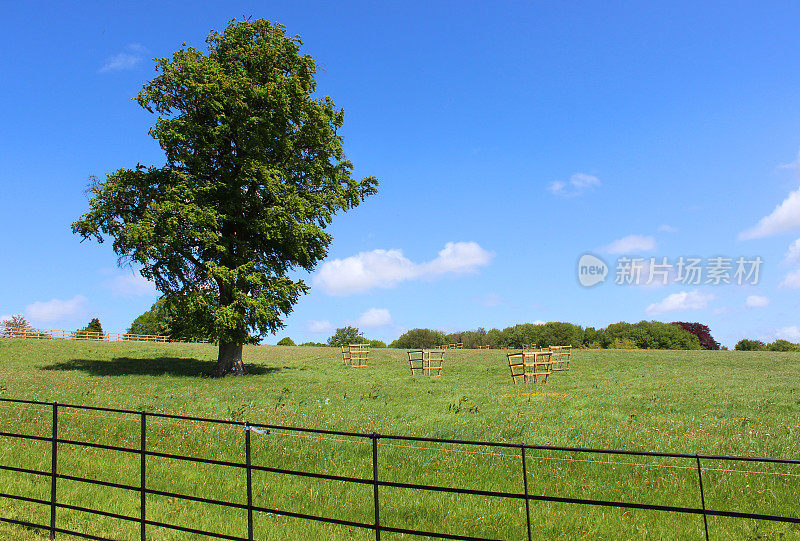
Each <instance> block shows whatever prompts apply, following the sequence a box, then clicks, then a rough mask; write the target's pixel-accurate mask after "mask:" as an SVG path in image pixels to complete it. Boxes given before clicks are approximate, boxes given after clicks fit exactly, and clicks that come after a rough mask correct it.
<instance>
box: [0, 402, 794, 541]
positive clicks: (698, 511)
mask: <svg viewBox="0 0 800 541" xmlns="http://www.w3.org/2000/svg"><path fill="white" fill-rule="evenodd" d="M0 402H6V403H16V404H33V405H37V406H48V407H50V408H52V426H51V435H50V437H46V436H35V435H30V434H20V433H16V432H0V436H2V437H8V438H21V439H27V440H37V441H42V442H48V443H49V444H50V447H51V450H50V453H51V468H50V471H39V470H34V469H28V468H20V467H15V466H10V465H7V464H0V469H2V470H6V471H10V472H18V473H25V474H32V475H37V476H44V477H48V478H49V479H50V498H49V499H47V500H45V499H40V498H31V497H27V496H20V495H14V494H7V493H5V492H0V498H7V499H11V500H17V501H22V502H28V503H34V504H41V505H43V506H48V507H49V510H50V524H49V525H46V524H36V523H32V522H27V521H22V520H16V519H11V518H7V517H2V516H0V521H2V522H6V523H11V524H16V525H20V526H25V527H29V528H35V529H41V530H44V531H48V532H49V534H50V538H51V539H54V538H55V535H56V533H63V534H70V535H74V536H78V537H82V538H85V539H109V538H106V537H102V536H99V535H92V534H87V533H82V532H77V531H72V530H69V529H65V528H60V527H58V524H57V516H58V514H57V510H58V509H68V510H73V511H82V512H86V513H91V514H95V515H101V516H105V517H109V518H113V519H118V520H121V521H128V522H132V523H138V525H139V532H140V537H141V539H142V540H144V539H146V538H147V529H148V526H151V527H159V528H167V529H171V530H176V531H179V532H185V533H191V534H199V535H206V536H209V537H213V538H217V539H231V540H237V541H238V540H241V541H249V540H253V539H254V538H255V537H254V535H255V532H254V526H253V515H254V513H271V514H274V515H279V516H285V517H293V518H298V519H306V520H312V521H317V522H323V523H328V524H338V525H343V526H349V527H354V528H360V529H363V530H367V531H373V532H374V535H375V539H377V540H380V538H381V532H391V533H400V534H408V535H417V536H427V537H433V538H439V539H460V540H481V541H491V540H490V538H485V537H474V536H467V535H459V534H456V533H448V532H429V531H421V530H413V529H408V528H398V527H394V526H390V525H385V524H381V521H380V509H381V505H380V498H379V488H380V487H395V488H405V489H412V490H424V491H433V492H441V493H451V494H465V495H475V496H484V497H491V498H503V499H516V500H522V501H524V502H525V512H526V526H527V532H521V533H522V535H525V534H527V538H528V539H529V540H530V539H531V517H530V502H531V501H534V502H537V501H539V502H556V503H567V504H578V505H591V506H603V507H617V508H624V509H642V510H653V511H666V512H672V513H684V514H691V515H696V516H697V517H698V520H699V518H700V517H702V519H703V526H704V531H705V536H706V539H708V537H709V529H708V521H707V517H709V516H716V517H732V518H743V519H757V520H765V521H773V522H783V523H794V524H800V517H789V516H779V515H770V514H759V513H747V512H737V511H723V510H714V509H707V508H706V505H705V494H704V491H703V468H702V463H701V461H702V460H714V461H740V462H758V463H773V464H794V465H800V460H795V459H778V458H759V457H749V456H727V455H707V454H686V453H665V452H648V451H625V450H613V449H592V448H582V447H558V446H548V445H527V444H522V443H520V444H512V443H500V442H486V441H467V440H455V439H444V438H425V437H416V436H397V435H388V434H376V433H372V434H367V433H359V432H344V431H336V430H323V429H311V428H296V427H287V426H279V425H264V424H248V423H247V422H240V421H231V420H222V419H207V418H202V417H190V416H185V415H172V414H165V413H147V412H144V411H133V410H124V409H115V408H103V407H96V406H80V405H69V404H58V403H56V402H52V403H51V402H39V401H34V400H17V399H9V398H0ZM61 408H71V409H83V410H93V411H99V412H112V413H124V414H131V415H137V416H138V417H139V419H140V427H141V436H140V445H139V447H138V448H131V447H120V446H115V445H106V444H100V443H93V442H86V441H76V440H71V439H63V438H59V436H58V419H59V409H61ZM154 417H155V418H164V419H176V420H184V421H198V422H203V423H216V424H224V425H237V426H240V427H242V429H243V430H244V455H245V461H244V463H240V462H231V461H223V460H214V459H209V458H199V457H190V456H185V455H178V454H172V453H163V452H156V451H153V450H148V449H147V420H148V418H154ZM270 430H286V431H296V432H300V433H308V434H317V435H333V436H346V437H353V438H363V439H367V440H369V441H371V443H372V478H362V477H348V476H340V475H329V474H323V473H313V472H308V471H298V470H289V469H282V468H273V467H268V466H260V465H254V464H252V463H251V444H250V434H251V432H253V431H256V432H258V433H262V434H266V433H269V431H270ZM379 440H402V441H413V442H429V443H445V444H454V445H465V446H467V445H469V446H487V447H499V448H505V449H513V450H518V451H519V456H520V466H519V468H520V475H521V476H522V479H523V487H524V490H523V492H522V493H515V492H503V491H493V490H473V489H468V488H453V487H445V486H434V485H424V484H414V483H403V482H394V481H382V480H380V479H379V477H378V458H379V457H378V441H379ZM59 444H62V445H74V446H83V447H90V448H97V449H105V450H110V451H117V452H122V453H129V454H134V455H138V456H139V461H140V483H139V485H138V486H133V485H128V484H122V483H113V482H108V481H99V480H95V479H88V478H84V477H77V476H74V475H70V474H69V473H66V472H60V471H58V468H57V463H58V447H59ZM526 450H541V451H564V452H577V453H591V454H601V455H628V456H647V457H668V458H680V459H689V460H692V461H693V462H694V463H695V464H696V470H697V489H698V493H699V500H700V502H701V506H700V507H699V508H693V507H681V506H671V505H654V504H647V503H635V502H625V501H608V500H596V499H586V498H571V497H558V496H544V495H535V494H530V493H529V491H528V471H527V466H526V462H527V461H526ZM148 457H159V458H167V459H174V460H180V461H186V462H190V463H203V464H211V465H217V466H229V467H234V468H238V469H240V470H241V469H243V470H245V472H246V479H247V483H246V491H247V493H246V498H247V504H238V503H234V502H229V501H223V500H217V499H212V498H202V497H198V496H192V495H188V494H177V493H173V492H168V491H162V490H154V489H150V488H148V487H147V482H146V481H147V467H146V466H147V458H148ZM253 471H261V472H269V473H278V474H285V475H291V476H302V477H306V478H314V479H324V480H331V481H340V482H343V483H356V484H360V485H371V486H372V488H373V490H372V504H373V508H374V516H373V521H372V522H357V521H350V520H342V519H338V518H331V517H323V516H316V515H310V514H305V513H297V512H293V511H288V510H282V509H270V508H266V507H261V506H256V505H254V504H253V482H252V475H251V474H252V472H253ZM59 479H63V480H70V481H78V482H82V483H89V484H94V485H99V486H104V487H113V488H119V489H123V490H128V491H133V492H138V493H139V497H140V504H139V510H140V513H139V516H129V515H123V514H118V513H111V512H106V511H101V510H97V509H90V508H87V507H83V506H77V505H70V504H66V503H59V501H58V490H57V488H58V483H57V481H58V480H59ZM0 490H2V489H0ZM148 495H152V496H168V497H173V498H178V499H181V500H186V501H192V502H198V503H202V504H213V505H220V506H225V507H228V508H231V509H238V510H240V511H243V512H246V513H247V532H246V536H234V535H228V534H222V533H215V532H209V531H204V530H200V529H195V528H190V527H186V526H180V525H176V524H170V523H165V522H159V521H154V520H150V519H148V518H147V514H146V509H147V496H148Z"/></svg>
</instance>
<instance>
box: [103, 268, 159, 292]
mask: <svg viewBox="0 0 800 541" xmlns="http://www.w3.org/2000/svg"><path fill="white" fill-rule="evenodd" d="M103 285H104V286H105V287H106V288H108V289H110V290H111V293H112V294H113V295H116V296H118V297H125V298H132V297H142V296H144V295H154V294H155V293H156V286H155V284H153V282H151V281H149V280H148V279H147V278H144V277H143V276H142V275H141V274H139V273H138V272H134V273H131V274H121V275H119V276H114V277H113V278H110V279H108V280H106V281H105V282H103Z"/></svg>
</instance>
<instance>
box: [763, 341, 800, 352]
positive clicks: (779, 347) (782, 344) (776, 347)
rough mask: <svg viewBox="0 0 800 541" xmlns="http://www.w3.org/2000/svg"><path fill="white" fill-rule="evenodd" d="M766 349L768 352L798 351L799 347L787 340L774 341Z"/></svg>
mask: <svg viewBox="0 0 800 541" xmlns="http://www.w3.org/2000/svg"><path fill="white" fill-rule="evenodd" d="M767 348H768V349H769V350H770V351H800V345H798V344H795V343H794V342H789V341H788V340H775V341H774V342H773V343H771V344H769V345H768V346H767Z"/></svg>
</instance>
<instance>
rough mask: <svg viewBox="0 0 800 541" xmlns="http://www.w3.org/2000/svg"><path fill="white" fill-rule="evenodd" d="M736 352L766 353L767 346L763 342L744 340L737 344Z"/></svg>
mask: <svg viewBox="0 0 800 541" xmlns="http://www.w3.org/2000/svg"><path fill="white" fill-rule="evenodd" d="M733 349H735V350H736V351H766V349H767V345H766V344H765V343H764V342H762V341H761V340H750V339H749V338H742V339H741V340H739V341H738V342H736V346H734V348H733Z"/></svg>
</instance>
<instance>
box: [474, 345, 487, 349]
mask: <svg viewBox="0 0 800 541" xmlns="http://www.w3.org/2000/svg"><path fill="white" fill-rule="evenodd" d="M475 347H477V348H478V349H489V346H475Z"/></svg>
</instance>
